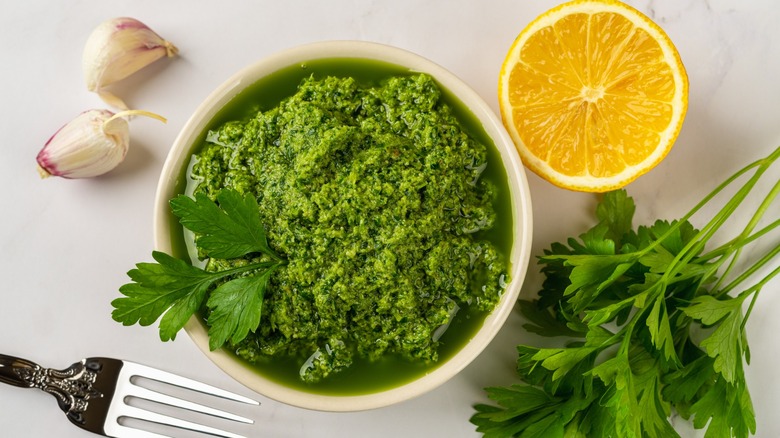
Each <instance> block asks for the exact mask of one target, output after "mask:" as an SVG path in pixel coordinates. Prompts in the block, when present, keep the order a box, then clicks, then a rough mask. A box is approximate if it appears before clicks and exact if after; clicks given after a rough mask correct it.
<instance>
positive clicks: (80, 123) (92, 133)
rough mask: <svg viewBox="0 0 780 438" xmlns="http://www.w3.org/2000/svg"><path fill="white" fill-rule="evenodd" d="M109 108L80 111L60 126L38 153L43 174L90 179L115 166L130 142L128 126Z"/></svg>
mask: <svg viewBox="0 0 780 438" xmlns="http://www.w3.org/2000/svg"><path fill="white" fill-rule="evenodd" d="M113 116H114V113H113V112H111V111H109V110H100V109H93V110H89V111H85V112H83V113H81V114H79V115H78V116H77V117H76V118H75V119H73V120H72V121H70V122H69V123H67V124H66V125H65V126H63V127H62V128H60V129H59V130H58V131H57V132H56V133H55V134H54V135H52V136H51V138H50V139H49V141H47V142H46V144H45V145H44V146H43V149H41V151H40V152H39V153H38V157H37V161H38V171H39V173H40V174H41V176H42V177H48V176H59V177H62V178H91V177H95V176H98V175H102V174H104V173H106V172H108V171H110V170H112V169H114V168H115V167H116V166H117V165H119V163H121V162H122V160H124V158H125V155H126V154H127V149H128V146H129V145H130V127H129V124H128V123H127V120H125V119H124V118H121V117H118V118H112V117H113Z"/></svg>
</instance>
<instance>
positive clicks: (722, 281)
mask: <svg viewBox="0 0 780 438" xmlns="http://www.w3.org/2000/svg"><path fill="white" fill-rule="evenodd" d="M779 156H780V148H778V149H777V150H775V151H774V152H773V153H772V154H771V155H769V156H768V157H766V158H764V159H761V160H758V161H756V162H754V163H752V164H750V165H749V166H747V167H745V168H744V169H742V170H740V171H739V172H737V173H736V174H735V175H733V176H732V177H731V178H729V179H727V180H726V181H725V182H723V183H722V184H721V185H720V186H719V187H717V188H716V189H715V190H714V191H713V192H712V193H711V194H709V195H708V196H707V197H705V198H704V199H703V200H702V201H701V202H700V203H699V204H698V205H697V206H696V207H695V208H694V209H693V210H691V211H690V212H689V213H688V214H686V215H685V216H684V217H682V218H681V219H680V220H677V221H672V222H668V221H662V220H659V221H657V222H655V223H654V224H653V225H651V226H641V227H638V228H637V229H634V228H633V226H632V219H633V214H634V211H635V205H634V202H633V200H632V199H631V198H630V197H628V196H627V194H626V192H625V191H624V190H619V191H613V192H610V193H606V194H605V195H604V196H603V198H602V200H601V202H600V204H599V205H598V207H597V209H596V216H597V218H598V220H599V222H598V224H597V225H596V226H595V227H593V228H592V229H590V230H589V231H587V232H586V233H584V234H582V235H581V236H580V237H579V239H574V238H572V239H569V240H568V241H567V242H566V244H562V243H554V244H552V246H551V248H550V249H549V250H546V251H545V253H544V255H543V256H542V257H540V260H539V261H540V264H541V265H542V269H541V270H542V272H543V273H544V274H545V277H546V278H545V281H544V283H543V286H542V290H541V291H540V292H539V296H538V298H537V299H534V300H533V301H521V302H520V310H521V312H522V313H523V314H524V315H525V317H526V318H527V319H528V323H527V324H525V325H524V327H525V328H526V329H527V330H529V331H531V332H534V333H537V334H540V335H543V336H567V337H569V339H571V341H570V342H569V343H568V344H566V345H565V347H563V348H538V347H532V346H525V345H521V346H519V347H518V352H519V359H518V362H517V371H518V374H519V376H520V378H521V379H522V381H523V382H524V383H519V384H515V385H512V386H510V387H506V388H501V387H493V388H487V389H486V391H487V395H488V397H489V398H490V399H492V400H493V401H494V402H496V404H497V406H495V405H487V404H480V405H477V406H475V409H476V411H477V412H476V413H475V414H474V415H473V416H472V418H471V422H472V423H473V424H475V425H476V426H477V430H478V431H480V432H483V433H484V434H485V436H486V437H505V436H519V437H544V438H550V437H552V438H554V437H645V436H646V437H664V438H665V437H674V436H679V435H678V434H677V432H676V431H675V430H674V429H673V428H672V426H671V424H670V423H669V420H668V417H669V416H670V415H671V413H672V410H675V411H676V412H677V413H678V414H679V415H681V416H682V417H683V418H686V419H690V418H692V419H693V425H694V427H695V428H697V429H702V428H705V427H706V428H707V430H706V434H705V437H708V438H709V437H724V438H728V437H735V436H736V437H746V436H748V435H750V434H753V433H755V431H756V421H755V415H754V411H753V406H752V403H751V400H750V394H749V392H748V388H747V384H746V382H745V374H744V364H745V363H748V362H749V360H750V350H749V348H748V342H747V338H746V334H745V324H746V322H747V320H748V317H749V316H750V313H751V310H752V309H753V305H754V304H755V302H756V299H757V297H758V295H759V293H760V291H761V289H762V287H763V286H764V285H765V284H766V283H767V282H769V281H770V280H771V279H772V278H773V277H775V276H776V275H777V274H778V273H780V266H778V267H776V268H774V269H771V265H770V264H769V263H770V262H771V261H774V260H775V257H776V256H777V255H778V253H780V245H774V246H772V247H771V248H770V249H768V250H765V252H764V253H763V254H760V255H759V256H758V257H757V258H756V259H755V260H751V263H750V264H747V263H744V262H745V261H743V260H741V259H742V257H740V255H741V254H742V252H743V249H744V248H745V247H746V246H747V245H748V244H750V243H752V242H755V241H756V240H757V239H759V238H762V237H764V236H766V235H767V234H768V233H769V232H770V231H772V230H774V229H776V228H777V227H778V226H780V220H774V221H772V222H771V223H769V224H768V225H760V224H762V221H761V220H762V218H763V217H764V215H765V213H766V212H767V210H768V208H769V206H770V204H771V203H772V201H773V200H774V198H775V197H776V196H777V195H778V193H780V181H778V182H777V183H775V184H774V186H773V187H772V188H771V189H770V190H769V191H768V193H766V195H765V197H764V199H763V201H762V202H761V203H760V205H759V206H758V208H757V209H756V211H755V212H754V213H753V215H752V216H751V217H750V219H749V220H748V221H747V224H746V225H745V226H744V228H743V229H742V231H741V232H740V233H739V234H738V235H736V236H734V237H732V238H730V239H727V240H724V241H725V243H724V244H722V245H720V246H718V247H717V248H714V249H707V248H706V246H707V243H708V242H710V241H711V240H713V236H716V235H718V234H717V232H718V230H719V229H721V227H722V226H723V224H724V223H726V222H727V220H728V219H729V218H730V217H731V216H732V214H733V213H734V212H735V211H737V209H738V208H740V206H741V205H742V203H743V201H744V200H745V198H746V197H747V196H748V194H749V193H750V192H751V190H752V189H753V188H754V186H755V185H756V183H757V182H758V180H759V179H760V178H761V176H762V175H763V174H764V173H765V172H766V171H767V169H768V168H769V167H770V166H771V165H772V163H773V162H774V161H775V160H777V158H778V157H779ZM744 179H747V182H745V183H744V185H743V186H741V187H739V189H738V190H737V191H736V194H735V195H734V196H733V198H731V199H730V200H729V201H727V202H725V205H723V206H722V208H721V209H720V210H719V211H718V212H717V213H716V214H715V215H714V216H713V217H712V219H711V220H710V221H709V222H708V223H707V224H706V225H704V226H703V227H702V228H701V229H700V230H697V229H695V228H694V227H693V225H692V224H691V223H690V222H689V219H690V218H691V217H692V216H693V215H694V214H695V213H697V212H698V211H699V210H701V209H702V207H704V206H705V205H707V204H708V203H710V202H711V201H713V199H714V198H716V195H718V194H719V193H721V192H723V191H724V189H725V188H726V187H728V186H730V185H732V184H734V183H735V182H737V181H738V180H740V181H741V180H744ZM719 237H722V236H719ZM751 249H752V248H751ZM745 265H747V266H746V267H743V266H745ZM766 271H769V272H768V273H766V274H765V275H763V274H764V272H766ZM762 275H763V277H762V278H760V279H759V280H757V281H756V280H754V278H755V277H761V276H762ZM746 283H747V284H746ZM743 304H746V305H747V310H746V311H745V313H744V314H743V307H744V306H743Z"/></svg>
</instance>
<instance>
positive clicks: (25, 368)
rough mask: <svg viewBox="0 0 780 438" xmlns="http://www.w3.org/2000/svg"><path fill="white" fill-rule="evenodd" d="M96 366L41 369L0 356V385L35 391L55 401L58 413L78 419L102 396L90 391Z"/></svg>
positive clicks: (85, 362)
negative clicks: (92, 400) (92, 402)
mask: <svg viewBox="0 0 780 438" xmlns="http://www.w3.org/2000/svg"><path fill="white" fill-rule="evenodd" d="M99 370H100V365H99V364H98V363H97V362H92V361H88V360H83V361H81V362H76V363H74V364H73V365H71V366H69V367H68V368H65V369H64V370H55V369H51V368H44V367H42V366H40V365H38V364H36V363H35V362H32V361H29V360H27V359H22V358H19V357H14V356H8V355H5V354H0V382H2V383H7V384H9V385H13V386H19V387H22V388H38V389H41V390H43V391H45V392H48V393H49V394H51V395H53V396H54V397H55V398H56V399H57V404H59V406H60V409H62V410H63V412H65V413H66V414H68V416H69V417H71V418H74V419H75V418H79V417H80V416H81V413H83V412H84V411H85V410H86V409H87V402H88V400H90V399H93V398H98V397H102V396H103V395H102V394H101V393H100V392H98V391H97V390H95V389H94V388H93V386H92V385H93V384H94V383H95V379H96V378H97V373H98V371H99Z"/></svg>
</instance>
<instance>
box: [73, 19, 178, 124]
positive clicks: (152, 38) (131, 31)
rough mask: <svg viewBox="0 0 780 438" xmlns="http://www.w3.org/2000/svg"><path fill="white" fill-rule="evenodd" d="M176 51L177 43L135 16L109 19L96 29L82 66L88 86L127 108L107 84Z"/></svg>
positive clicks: (172, 54) (170, 55)
mask: <svg viewBox="0 0 780 438" xmlns="http://www.w3.org/2000/svg"><path fill="white" fill-rule="evenodd" d="M176 53H178V49H177V48H176V46H174V45H173V44H172V43H170V42H169V41H166V40H165V39H163V38H162V37H160V35H158V34H157V33H155V32H154V31H153V30H152V29H150V28H149V27H148V26H147V25H145V24H144V23H142V22H140V21H138V20H136V19H135V18H129V17H119V18H112V19H110V20H106V21H104V22H103V23H101V24H100V25H98V27H96V28H95V30H94V31H92V34H90V36H89V38H88V39H87V42H86V45H85V46H84V54H83V57H82V68H83V70H84V80H85V82H86V85H87V90H89V91H94V92H96V93H98V94H99V95H100V97H101V98H103V100H104V101H106V102H107V103H109V104H111V105H113V106H115V107H118V108H122V109H127V106H126V105H125V104H124V102H122V100H121V99H120V98H118V97H116V96H114V95H113V94H111V93H109V92H108V91H106V90H104V89H103V88H104V87H106V86H108V85H111V84H113V83H115V82H117V81H120V80H122V79H124V78H126V77H128V76H130V75H131V74H133V73H135V72H137V71H138V70H140V69H142V68H144V67H146V66H147V65H149V64H151V63H153V62H154V61H156V60H158V59H160V58H162V57H165V56H168V57H172V56H174V55H176Z"/></svg>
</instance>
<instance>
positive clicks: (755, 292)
mask: <svg viewBox="0 0 780 438" xmlns="http://www.w3.org/2000/svg"><path fill="white" fill-rule="evenodd" d="M777 274H780V266H778V267H776V268H775V269H774V270H773V271H772V272H770V273H769V275H767V276H766V277H764V278H763V279H761V281H759V282H758V283H756V284H755V285H753V286H752V287H750V288H749V289H747V290H746V291H745V292H746V293H752V294H753V296H752V297H751V299H750V305H749V306H748V309H747V311H746V312H745V316H744V317H743V318H742V324H741V326H740V327H741V329H742V330H745V324H746V323H747V320H748V318H749V317H750V313H751V312H752V311H753V306H754V305H755V304H756V300H758V294H759V293H761V290H762V289H763V288H764V285H766V284H767V283H769V281H770V280H771V279H772V278H774V277H775V276H776V275H777ZM748 291H749V292H748Z"/></svg>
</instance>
